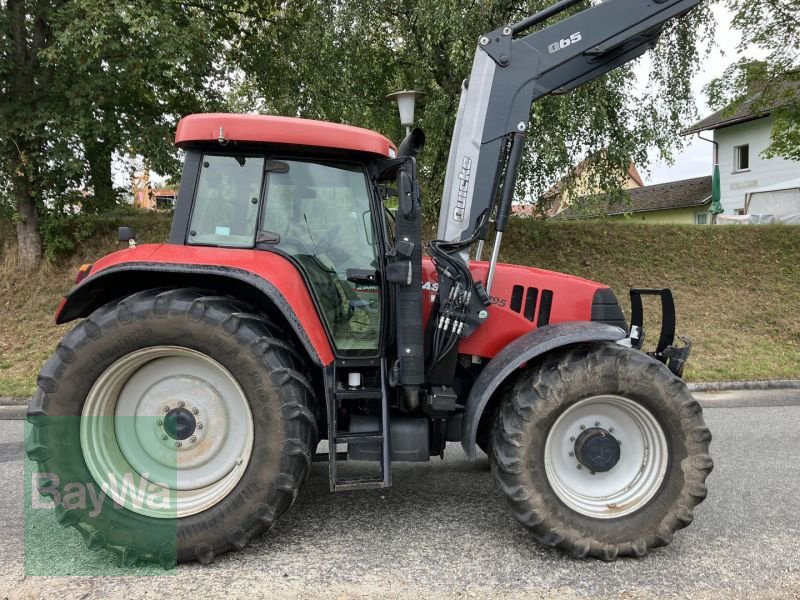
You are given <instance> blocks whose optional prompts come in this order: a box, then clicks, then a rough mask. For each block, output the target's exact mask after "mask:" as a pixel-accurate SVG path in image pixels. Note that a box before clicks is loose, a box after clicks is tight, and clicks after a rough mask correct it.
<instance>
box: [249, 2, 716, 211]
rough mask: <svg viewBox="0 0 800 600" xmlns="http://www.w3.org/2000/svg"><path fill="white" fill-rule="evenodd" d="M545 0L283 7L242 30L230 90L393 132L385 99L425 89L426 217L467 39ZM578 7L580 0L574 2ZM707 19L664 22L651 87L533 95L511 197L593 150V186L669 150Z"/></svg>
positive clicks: (625, 76) (608, 81)
mask: <svg viewBox="0 0 800 600" xmlns="http://www.w3.org/2000/svg"><path fill="white" fill-rule="evenodd" d="M551 3H552V2H550V1H549V0H529V1H509V0H487V1H485V2H477V3H465V2H459V1H457V0H443V1H439V2H427V1H425V0H401V1H399V2H398V1H397V0H339V1H338V2H335V3H330V2H324V1H323V0H312V1H310V2H304V3H299V4H297V5H295V4H294V3H292V4H291V5H287V6H286V7H285V9H284V15H283V16H284V19H285V21H284V23H288V24H290V25H289V26H282V27H279V28H278V29H277V30H276V29H274V28H273V29H270V30H268V31H266V30H262V31H253V32H250V34H249V36H248V40H247V44H246V49H247V53H246V56H243V57H241V59H240V60H239V61H238V64H239V65H240V66H241V68H242V69H243V72H244V74H245V77H244V79H243V81H242V84H241V85H240V86H238V87H237V94H238V96H237V99H238V100H239V101H240V102H241V101H242V98H243V97H249V98H250V104H249V106H250V107H253V108H258V109H260V110H267V111H273V112H279V113H284V114H296V115H298V116H303V117H310V118H318V119H325V120H332V121H339V122H345V123H350V124H354V125H360V126H363V127H369V128H372V129H376V130H378V131H381V132H383V133H384V134H386V135H388V136H389V137H391V138H393V139H395V140H397V139H398V138H400V137H401V135H402V132H401V131H400V127H399V124H398V123H397V116H396V109H395V108H394V107H393V106H392V105H390V104H389V103H388V102H387V101H386V100H385V96H386V95H387V94H389V93H391V92H394V91H396V90H399V89H417V90H421V91H423V92H424V93H425V94H426V96H425V98H424V101H423V104H422V105H421V106H420V107H419V108H418V122H419V124H420V126H421V127H422V128H423V129H424V130H425V132H426V135H427V140H428V142H427V146H426V149H425V151H424V152H423V154H422V156H421V157H420V164H421V172H422V173H423V176H424V183H425V188H426V191H427V192H428V193H427V207H428V209H429V214H430V213H431V212H434V211H435V210H436V209H437V208H438V199H439V198H438V197H439V194H440V193H441V189H442V183H443V179H444V174H445V170H446V166H447V156H448V152H449V144H450V137H451V133H452V129H453V124H454V121H455V116H456V112H457V109H458V102H459V96H460V90H461V84H462V81H463V80H464V79H465V78H466V77H468V76H469V71H470V65H471V62H472V59H473V55H474V52H475V48H476V45H477V39H478V37H479V36H480V35H481V34H482V33H485V32H488V31H491V30H493V29H494V28H495V27H497V26H499V25H501V24H505V23H510V22H514V21H517V20H520V19H521V18H522V17H524V16H527V15H529V14H532V13H533V12H535V11H537V10H540V9H542V8H544V7H545V6H547V5H549V4H551ZM583 8H586V4H584V5H582V6H578V7H577V8H576V9H573V10H581V9H583ZM711 29H712V19H711V17H710V13H709V11H708V8H707V7H705V6H702V5H701V6H700V7H699V8H698V9H697V10H695V11H693V12H692V13H690V14H689V15H688V16H687V17H686V18H684V19H682V20H680V21H677V22H672V23H669V24H668V25H667V27H666V29H665V31H664V33H663V35H662V37H661V41H660V42H659V44H658V46H657V48H656V49H655V51H654V52H653V53H652V56H651V58H650V65H651V73H650V75H651V76H650V85H649V86H648V88H647V90H645V91H644V92H643V93H641V94H639V95H638V96H637V92H636V90H635V85H634V78H633V74H632V68H631V67H630V66H629V67H625V68H622V69H619V70H617V71H615V72H612V73H610V74H608V75H606V76H604V77H601V78H599V79H598V80H596V81H594V82H592V83H590V84H588V85H585V86H583V87H581V88H578V89H577V90H575V91H573V92H571V93H570V94H568V95H565V96H550V97H547V98H545V99H543V100H541V101H540V102H537V103H536V104H535V105H534V107H533V110H532V113H531V123H530V125H531V129H530V132H531V133H530V135H529V137H528V142H529V143H528V152H527V156H526V160H525V162H524V165H523V169H522V173H521V177H520V178H519V181H520V184H519V190H518V196H521V195H523V194H530V195H531V196H532V197H534V198H538V197H540V195H541V194H542V192H544V191H545V190H546V189H547V188H548V187H549V186H550V185H551V184H552V183H553V182H554V181H555V180H556V179H558V178H560V177H562V176H563V175H564V174H565V173H567V172H568V171H569V169H570V167H571V166H573V165H575V164H577V163H578V162H579V161H580V160H581V159H582V158H584V157H585V156H587V155H590V154H593V155H596V156H597V164H596V165H595V168H594V169H593V171H592V174H593V177H595V178H597V179H598V181H596V182H595V184H596V185H599V186H600V187H604V188H606V189H614V188H616V187H618V185H619V184H620V182H621V180H622V178H623V177H624V173H625V170H626V169H627V166H628V164H629V163H630V161H631V160H633V161H634V162H635V163H636V164H637V165H640V166H646V164H647V149H648V147H653V146H655V147H656V148H658V149H659V150H660V152H661V154H662V156H665V157H669V155H670V149H671V148H672V147H673V146H674V144H675V142H676V134H677V132H678V131H680V129H681V127H682V126H684V125H686V123H687V121H688V120H690V119H691V118H692V117H694V116H695V112H694V110H695V108H694V100H693V98H692V93H691V88H690V82H691V77H692V75H693V74H694V73H695V72H696V71H697V69H698V67H699V65H700V59H701V54H700V50H698V48H700V47H702V44H698V43H697V42H698V40H701V39H708V37H709V34H710V33H711Z"/></svg>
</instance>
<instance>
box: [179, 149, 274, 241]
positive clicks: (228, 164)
mask: <svg viewBox="0 0 800 600" xmlns="http://www.w3.org/2000/svg"><path fill="white" fill-rule="evenodd" d="M263 175H264V157H261V156H243V155H236V156H231V155H228V156H217V155H210V154H206V155H204V156H203V162H202V164H201V168H200V178H199V180H198V183H197V192H196V194H195V200H194V209H193V211H192V219H191V223H190V225H189V237H188V243H189V244H199V245H210V246H232V247H239V248H243V247H244V248H252V247H253V244H254V242H255V235H256V223H257V221H258V203H259V197H260V196H261V181H262V178H263Z"/></svg>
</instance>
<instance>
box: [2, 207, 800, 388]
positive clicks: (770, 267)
mask: <svg viewBox="0 0 800 600" xmlns="http://www.w3.org/2000/svg"><path fill="white" fill-rule="evenodd" d="M122 224H131V225H133V226H134V227H136V229H137V233H138V236H137V237H138V240H139V242H140V243H144V242H153V241H163V240H164V239H166V237H167V235H168V231H169V221H168V217H167V216H165V215H160V214H153V213H145V214H141V215H134V216H130V215H126V216H123V217H119V218H114V217H111V218H109V219H108V223H107V229H104V230H103V232H102V233H101V234H99V235H97V236H95V237H93V238H92V239H91V240H89V241H88V242H87V243H85V244H83V245H82V246H81V249H80V252H79V253H78V254H77V255H76V256H73V257H72V258H70V259H68V260H65V261H63V262H61V263H59V264H49V263H48V264H45V265H44V266H42V268H41V269H40V270H39V271H38V272H37V273H34V274H32V275H22V274H20V273H18V272H17V271H16V269H15V266H14V260H13V251H12V249H11V248H10V246H9V247H7V248H6V251H5V253H4V254H3V255H2V257H0V260H1V261H2V262H0V276H2V280H0V292H2V295H0V396H26V395H30V394H31V393H32V392H33V390H34V387H35V379H36V374H37V373H38V371H39V369H40V367H41V365H42V363H43V362H44V361H45V360H46V359H47V357H48V356H49V355H50V353H51V352H52V351H53V349H54V348H55V345H56V343H57V342H58V340H59V339H60V338H61V337H62V336H63V335H64V334H65V333H66V332H67V331H68V330H69V329H70V328H71V327H72V324H67V325H62V326H56V325H54V324H53V313H54V311H55V308H56V306H57V305H58V301H59V299H60V297H61V296H62V295H63V294H64V293H65V292H66V291H67V290H69V288H70V287H71V285H72V282H73V280H74V276H75V272H76V271H77V269H78V267H79V266H80V264H81V263H83V262H90V261H92V260H94V259H96V258H98V257H99V256H102V255H103V254H105V253H107V252H111V251H113V250H116V249H119V247H120V246H119V244H118V243H117V242H116V241H115V239H116V235H115V233H114V228H115V227H116V226H117V225H122ZM503 243H504V245H503V250H502V252H501V260H503V261H504V262H510V263H518V264H527V265H535V266H537V267H540V268H544V269H551V270H554V271H562V272H566V273H572V274H574V275H579V276H581V277H586V278H588V279H593V280H595V281H599V282H602V283H605V284H607V285H609V286H611V287H612V288H613V289H614V291H615V292H616V293H617V296H618V297H619V298H620V300H621V301H622V303H623V308H624V309H625V311H626V314H627V312H628V300H627V296H628V288H629V287H631V286H641V287H670V288H672V290H673V292H674V294H675V301H676V307H677V313H678V331H679V333H682V334H685V335H689V336H690V337H691V338H692V340H693V341H694V351H693V354H692V358H691V360H690V361H689V364H688V366H687V370H686V377H687V379H688V380H690V381H713V380H726V379H733V380H740V379H783V378H795V377H800V318H798V315H800V262H798V257H800V227H786V226H758V227H739V226H736V227H734V226H730V227H697V226H677V225H642V224H637V223H626V222H622V223H620V222H615V223H612V222H581V223H574V222H573V223H556V222H549V223H542V222H536V221H533V220H529V219H525V220H522V219H512V223H511V225H510V228H509V231H508V232H507V233H506V236H505V238H504V242H503ZM657 313H658V311H657V310H655V309H654V307H651V306H648V309H647V311H646V326H647V329H648V332H649V340H650V341H653V340H654V339H655V338H656V337H657V330H658V327H659V323H658V319H657Z"/></svg>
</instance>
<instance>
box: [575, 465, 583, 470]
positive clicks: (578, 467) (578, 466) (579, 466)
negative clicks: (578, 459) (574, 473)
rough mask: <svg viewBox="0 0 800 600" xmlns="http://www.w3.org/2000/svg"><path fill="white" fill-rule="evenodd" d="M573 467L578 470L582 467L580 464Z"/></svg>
mask: <svg viewBox="0 0 800 600" xmlns="http://www.w3.org/2000/svg"><path fill="white" fill-rule="evenodd" d="M575 467H576V468H577V469H579V470H580V469H582V468H583V467H582V466H581V465H575Z"/></svg>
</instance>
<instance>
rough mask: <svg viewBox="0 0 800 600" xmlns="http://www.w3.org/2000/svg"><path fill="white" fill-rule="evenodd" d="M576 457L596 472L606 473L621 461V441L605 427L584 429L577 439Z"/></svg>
mask: <svg viewBox="0 0 800 600" xmlns="http://www.w3.org/2000/svg"><path fill="white" fill-rule="evenodd" d="M574 452H575V457H576V458H577V459H578V462H580V463H581V464H582V465H583V466H584V467H586V468H587V469H589V470H590V471H593V472H595V473H605V472H606V471H610V470H611V469H613V468H614V466H615V465H616V464H617V463H618V462H619V458H620V449H619V442H618V441H617V439H616V438H615V437H614V436H613V435H611V434H610V433H609V432H608V431H606V430H605V429H602V428H600V427H592V428H590V429H584V430H583V432H581V434H580V435H579V436H578V439H577V440H575V449H574Z"/></svg>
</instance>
